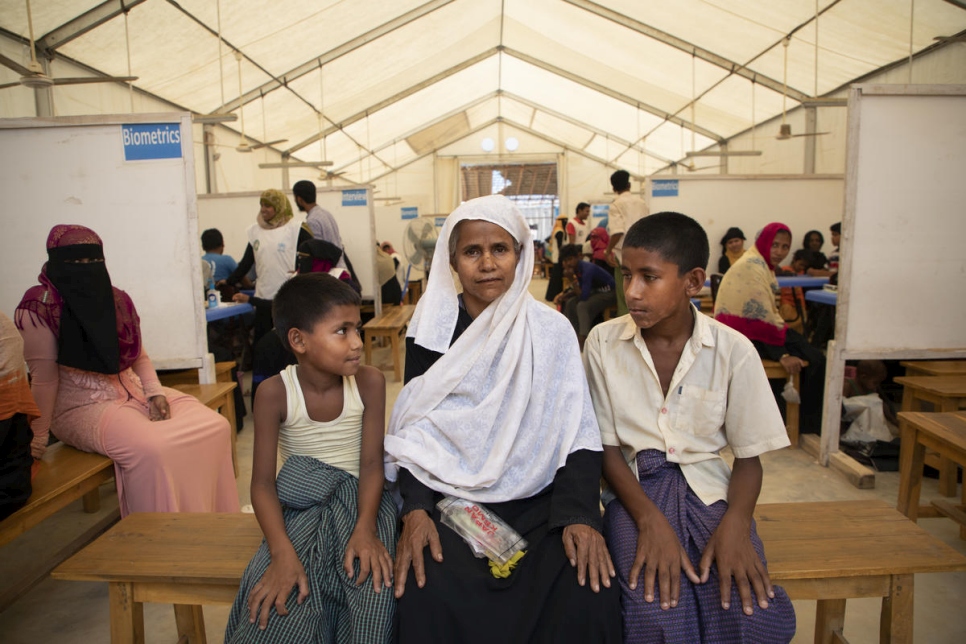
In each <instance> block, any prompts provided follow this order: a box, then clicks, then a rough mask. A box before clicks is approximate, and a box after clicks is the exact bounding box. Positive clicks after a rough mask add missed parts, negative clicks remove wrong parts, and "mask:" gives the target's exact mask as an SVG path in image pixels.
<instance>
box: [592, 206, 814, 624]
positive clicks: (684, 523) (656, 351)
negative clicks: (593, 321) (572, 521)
mask: <svg viewBox="0 0 966 644" xmlns="http://www.w3.org/2000/svg"><path fill="white" fill-rule="evenodd" d="M707 263H708V238H707V235H706V234H705V232H704V230H703V229H702V228H701V226H700V225H699V224H698V223H697V222H696V221H694V220H693V219H691V218H690V217H686V216H685V215H681V214H679V213H671V212H664V213H658V214H655V215H651V216H649V217H645V218H643V219H641V220H639V221H638V222H637V223H635V224H634V225H633V226H631V228H630V230H628V231H627V234H626V236H625V238H624V250H623V257H622V260H621V272H622V275H623V278H624V294H625V297H626V301H627V305H628V309H629V314H628V315H625V316H622V317H619V318H616V319H613V320H610V321H609V322H605V323H604V324H601V325H598V326H597V327H595V328H594V329H593V330H592V331H591V333H590V335H589V337H588V338H587V342H586V345H585V353H584V361H585V367H586V370H587V377H588V380H589V383H590V392H591V397H592V398H593V401H594V408H595V410H596V413H597V420H598V422H599V424H600V431H601V438H602V440H603V444H604V478H605V480H606V482H607V484H608V486H609V490H610V492H612V493H613V494H612V495H608V496H611V498H612V499H613V500H610V502H609V503H608V504H607V509H606V512H605V515H604V535H605V537H606V539H607V545H608V547H609V548H610V552H611V555H612V557H613V559H614V564H615V567H616V568H617V575H618V579H619V581H620V584H621V602H622V610H623V614H624V641H625V642H635V643H636V642H698V641H712V640H713V641H734V642H737V641H741V642H769V643H774V642H788V641H790V640H791V638H792V636H793V635H794V633H795V613H794V609H793V608H792V604H791V601H789V599H788V596H787V595H786V594H785V592H784V591H783V590H782V589H781V588H779V587H777V586H772V585H771V583H770V581H769V579H768V572H767V570H766V565H765V559H764V550H763V548H762V545H761V540H760V539H759V538H758V534H757V532H756V531H755V527H754V521H753V519H752V513H753V511H754V509H755V503H756V502H757V500H758V493H759V491H760V490H761V481H762V469H761V463H760V461H759V459H758V456H759V455H760V454H762V453H764V452H767V451H770V450H774V449H780V448H782V447H786V446H787V445H789V441H788V437H787V436H786V434H785V427H784V423H783V422H782V418H781V415H780V413H779V411H778V407H777V406H776V404H775V399H774V397H773V396H772V393H771V388H770V387H769V385H768V380H767V378H766V377H765V372H764V369H763V368H762V366H761V360H760V359H759V357H758V353H757V352H756V351H755V348H754V346H752V344H751V342H749V341H748V340H747V339H746V338H745V337H744V336H742V335H741V334H740V333H738V332H736V331H734V330H732V329H730V328H728V327H726V326H724V325H722V324H720V323H718V322H715V321H714V320H713V319H711V318H709V317H707V316H705V315H702V314H701V313H699V312H698V311H697V310H696V309H695V308H694V307H693V306H692V305H691V301H690V300H691V298H692V297H694V296H695V295H697V293H698V291H699V290H701V288H702V286H703V285H704V280H705V266H706V265H707ZM726 446H730V448H731V451H732V453H733V454H734V456H735V461H734V468H733V470H729V468H728V465H727V463H725V461H724V460H723V459H722V458H721V456H719V452H720V451H721V450H722V449H723V448H724V447H726ZM613 495H616V498H613ZM605 500H606V499H605ZM712 564H714V565H712ZM682 571H683V573H684V575H682V574H681V573H682ZM642 573H643V574H642ZM732 579H734V584H732ZM641 581H643V583H639V582H641ZM655 581H656V582H657V588H655ZM642 586H643V587H642ZM655 590H657V592H655ZM655 597H657V598H659V600H660V601H659V602H655V601H654V600H655ZM732 604H735V606H734V608H732ZM755 604H757V608H758V609H756V608H755ZM739 605H740V606H739Z"/></svg>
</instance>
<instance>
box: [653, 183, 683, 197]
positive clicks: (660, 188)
mask: <svg viewBox="0 0 966 644" xmlns="http://www.w3.org/2000/svg"><path fill="white" fill-rule="evenodd" d="M651 196H652V197H677V196H678V180H677V179H654V180H653V182H652V183H651Z"/></svg>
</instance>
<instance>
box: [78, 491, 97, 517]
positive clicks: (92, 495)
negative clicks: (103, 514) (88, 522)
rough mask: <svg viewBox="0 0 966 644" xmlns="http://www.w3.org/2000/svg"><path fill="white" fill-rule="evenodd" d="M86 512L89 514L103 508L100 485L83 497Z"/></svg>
mask: <svg viewBox="0 0 966 644" xmlns="http://www.w3.org/2000/svg"><path fill="white" fill-rule="evenodd" d="M81 498H82V499H83V504H84V512H86V513H88V514H93V513H94V512H97V511H98V510H100V509H101V489H100V488H99V487H96V488H94V489H93V490H91V491H90V492H88V493H87V494H85V495H84V496H83V497H81Z"/></svg>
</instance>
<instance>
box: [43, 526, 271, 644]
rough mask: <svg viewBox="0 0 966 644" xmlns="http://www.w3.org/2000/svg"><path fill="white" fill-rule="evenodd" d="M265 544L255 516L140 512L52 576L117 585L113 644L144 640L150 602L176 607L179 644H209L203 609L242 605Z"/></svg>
mask: <svg viewBox="0 0 966 644" xmlns="http://www.w3.org/2000/svg"><path fill="white" fill-rule="evenodd" d="M261 540H262V532H261V530H260V529H259V527H258V522H257V521H256V520H255V515H253V514H240V513H239V514H215V513H153V512H152V513H136V514H131V515H128V516H127V517H125V518H124V519H123V520H122V521H121V522H120V523H118V524H117V525H115V526H114V527H113V528H111V529H110V530H108V531H107V532H105V533H104V534H103V535H102V536H101V537H100V538H99V539H98V540H97V541H95V542H94V543H92V544H91V545H89V546H88V547H87V548H85V549H84V550H82V551H81V552H80V553H78V554H76V555H74V556H73V557H72V558H70V559H68V560H67V561H66V562H64V563H63V564H61V565H60V566H59V567H58V568H56V569H55V570H54V571H53V573H51V576H52V577H53V578H54V579H72V580H78V581H106V582H107V583H108V584H109V596H110V605H111V642H112V643H113V644H133V643H135V642H144V608H143V606H142V604H143V603H144V602H158V603H165V604H174V605H175V606H174V613H175V620H176V621H177V625H178V635H179V637H181V638H182V639H181V640H179V641H187V642H189V643H191V644H196V643H204V642H205V641H206V640H205V623H204V613H203V612H202V609H201V604H231V603H232V602H233V601H234V600H235V595H236V594H237V593H238V587H239V584H240V583H241V576H242V573H243V572H244V571H245V566H247V565H248V562H249V560H251V558H252V556H253V555H254V554H255V551H256V550H257V549H258V546H259V544H260V543H261Z"/></svg>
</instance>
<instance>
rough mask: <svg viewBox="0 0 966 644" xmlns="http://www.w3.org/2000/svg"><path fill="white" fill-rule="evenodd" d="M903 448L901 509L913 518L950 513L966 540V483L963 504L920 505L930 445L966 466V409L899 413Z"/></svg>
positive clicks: (900, 466)
mask: <svg viewBox="0 0 966 644" xmlns="http://www.w3.org/2000/svg"><path fill="white" fill-rule="evenodd" d="M899 428H900V430H901V431H902V447H901V448H900V452H899V504H898V509H899V512H902V513H903V514H904V515H906V516H907V517H909V518H910V519H912V520H913V521H915V520H917V519H918V518H919V517H923V518H928V517H935V516H947V517H949V518H950V519H953V520H954V521H956V522H957V523H959V524H960V527H959V536H960V538H961V539H966V512H964V506H966V486H963V496H962V497H961V504H960V505H959V506H956V505H953V504H952V503H950V502H949V501H945V500H936V501H933V502H932V504H931V505H919V493H920V490H921V488H922V465H923V459H924V458H925V453H926V448H927V447H928V448H929V449H931V450H934V451H936V452H938V453H939V454H940V455H941V456H945V457H946V458H948V459H949V460H951V461H952V462H954V463H958V464H959V465H961V466H964V467H966V412H963V411H958V412H952V413H946V414H943V413H938V414H927V413H922V412H899Z"/></svg>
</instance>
